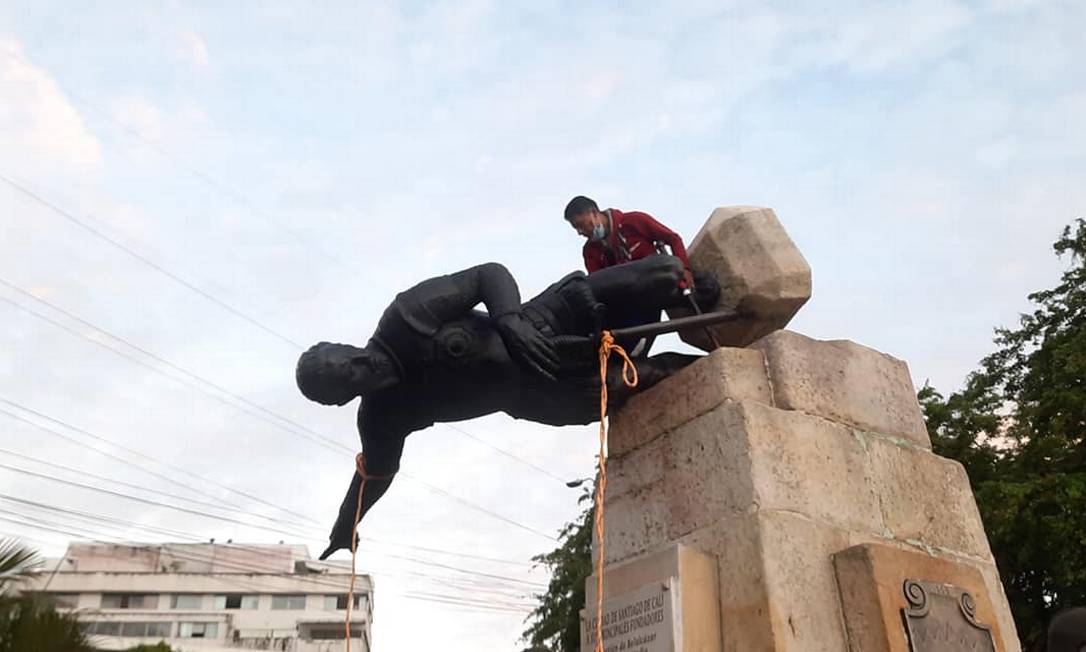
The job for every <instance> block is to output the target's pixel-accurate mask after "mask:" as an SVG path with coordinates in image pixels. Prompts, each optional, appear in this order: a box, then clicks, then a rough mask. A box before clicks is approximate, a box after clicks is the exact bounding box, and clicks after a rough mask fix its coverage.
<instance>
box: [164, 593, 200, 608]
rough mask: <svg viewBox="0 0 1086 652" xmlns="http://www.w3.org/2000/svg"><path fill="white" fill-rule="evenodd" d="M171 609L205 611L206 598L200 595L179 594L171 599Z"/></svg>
mask: <svg viewBox="0 0 1086 652" xmlns="http://www.w3.org/2000/svg"><path fill="white" fill-rule="evenodd" d="M170 608H171V609H203V608H204V596H202V595H200V594H198V593H178V594H175V595H173V596H171V597H170Z"/></svg>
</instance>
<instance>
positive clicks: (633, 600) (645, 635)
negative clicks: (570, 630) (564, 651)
mask: <svg viewBox="0 0 1086 652" xmlns="http://www.w3.org/2000/svg"><path fill="white" fill-rule="evenodd" d="M677 585H678V579H677V578H674V577H672V578H670V579H668V580H667V581H665V582H652V583H651V584H647V585H645V586H643V587H641V588H639V589H637V590H634V591H630V592H628V593H623V594H621V595H618V596H615V597H613V598H610V599H608V600H605V601H604V602H603V649H604V652H676V649H677V648H676V639H677V638H678V637H677V636H676V634H677V633H676V631H675V628H676V622H677V619H676V618H675V615H676V611H677V610H678V609H677V604H676V596H678V595H679V591H678V589H677ZM595 611H596V610H595V605H588V608H587V609H586V610H585V615H584V616H583V617H582V618H581V652H592V650H594V649H595V646H596V613H595Z"/></svg>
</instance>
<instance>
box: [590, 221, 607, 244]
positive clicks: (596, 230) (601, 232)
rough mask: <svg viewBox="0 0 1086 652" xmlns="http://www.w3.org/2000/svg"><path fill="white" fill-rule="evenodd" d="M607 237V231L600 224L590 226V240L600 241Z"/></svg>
mask: <svg viewBox="0 0 1086 652" xmlns="http://www.w3.org/2000/svg"><path fill="white" fill-rule="evenodd" d="M605 237H607V231H606V230H605V229H604V228H603V225H602V224H597V225H596V226H594V227H592V235H590V236H589V239H590V240H595V241H597V242H598V241H600V240H603V239H604V238H605Z"/></svg>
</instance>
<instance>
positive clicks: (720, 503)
mask: <svg viewBox="0 0 1086 652" xmlns="http://www.w3.org/2000/svg"><path fill="white" fill-rule="evenodd" d="M741 406H742V404H739V403H732V404H727V405H722V406H720V407H718V408H716V409H714V410H712V411H711V412H709V413H707V414H703V415H701V416H700V417H698V418H697V419H694V420H693V421H691V422H690V423H688V424H686V425H684V426H681V427H679V428H677V429H676V430H673V431H671V432H669V433H668V434H667V435H665V436H664V437H663V438H661V439H662V441H663V442H664V444H665V445H664V447H663V455H664V465H665V469H666V471H665V475H664V481H663V482H662V483H660V490H661V491H662V492H663V495H664V497H665V500H666V501H667V506H668V511H667V523H666V527H665V534H666V536H667V538H668V539H670V540H674V539H677V538H678V537H680V536H682V535H684V534H686V533H688V532H691V531H693V530H695V529H697V528H699V527H703V526H706V525H709V524H711V523H714V522H716V521H718V520H720V519H721V518H724V517H726V516H729V515H732V514H735V513H739V512H745V511H747V510H748V509H750V507H751V506H752V505H753V504H754V502H755V497H754V486H753V484H752V480H753V478H752V477H751V474H750V471H749V469H750V467H751V460H750V451H751V447H750V442H749V440H748V431H747V429H746V428H745V427H744V423H743V418H744V413H743V409H742V407H741Z"/></svg>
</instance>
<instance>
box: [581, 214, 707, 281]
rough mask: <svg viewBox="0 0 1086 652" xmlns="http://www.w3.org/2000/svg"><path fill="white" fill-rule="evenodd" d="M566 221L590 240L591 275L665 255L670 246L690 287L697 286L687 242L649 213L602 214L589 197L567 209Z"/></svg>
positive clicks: (586, 251)
mask: <svg viewBox="0 0 1086 652" xmlns="http://www.w3.org/2000/svg"><path fill="white" fill-rule="evenodd" d="M566 221H567V222H569V223H570V225H571V226H573V228H574V230H576V231H577V233H580V234H581V235H582V236H584V237H585V238H587V239H588V242H586V243H585V245H584V249H583V250H582V253H583V254H584V266H585V268H586V269H587V270H588V273H589V274H591V273H592V272H594V271H596V270H598V269H603V268H604V267H611V266H612V265H621V264H622V263H628V262H630V261H631V260H638V259H641V258H644V257H645V256H651V255H653V254H657V253H661V247H662V246H663V245H667V246H668V247H670V248H671V253H672V255H674V256H675V257H677V258H678V259H679V260H681V261H682V262H683V267H685V268H686V284H687V287H691V288H692V287H693V286H694V277H693V273H692V272H691V270H690V260H689V259H688V258H687V257H686V247H685V246H683V239H682V238H681V237H679V234H678V233H675V232H674V231H672V230H671V229H669V228H667V227H666V226H664V225H663V224H660V223H659V222H657V221H656V220H655V219H654V218H653V217H652V216H651V215H649V214H648V213H642V212H640V211H629V212H626V213H623V212H622V211H620V210H618V209H617V208H608V209H607V210H605V211H601V210H600V208H599V206H598V205H597V204H596V202H594V201H592V200H591V199H589V198H588V197H583V196H577V197H574V198H573V199H572V200H570V202H569V204H567V205H566Z"/></svg>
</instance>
